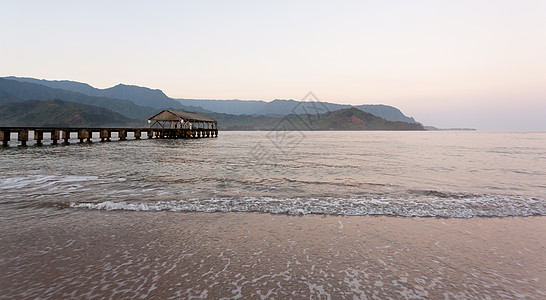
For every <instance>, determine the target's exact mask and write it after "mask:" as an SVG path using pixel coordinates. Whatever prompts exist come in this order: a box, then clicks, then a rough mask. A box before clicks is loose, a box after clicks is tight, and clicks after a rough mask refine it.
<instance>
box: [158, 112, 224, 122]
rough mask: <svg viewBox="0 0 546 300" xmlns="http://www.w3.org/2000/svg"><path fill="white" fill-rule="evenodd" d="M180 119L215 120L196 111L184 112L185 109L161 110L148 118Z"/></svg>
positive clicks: (193, 120)
mask: <svg viewBox="0 0 546 300" xmlns="http://www.w3.org/2000/svg"><path fill="white" fill-rule="evenodd" d="M180 119H183V120H186V121H190V122H195V121H204V122H216V121H215V120H213V119H211V118H209V117H207V116H205V115H203V114H198V113H192V112H185V111H176V110H167V109H165V110H163V111H161V112H160V113H158V114H157V115H155V116H153V117H151V118H150V119H148V120H158V121H179V120H180Z"/></svg>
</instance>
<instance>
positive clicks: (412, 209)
mask: <svg viewBox="0 0 546 300" xmlns="http://www.w3.org/2000/svg"><path fill="white" fill-rule="evenodd" d="M69 206H70V207H71V208H80V209H81V208H83V209H95V210H122V211H172V212H258V213H271V214H288V215H306V214H323V215H343V216H366V215H385V216H400V217H445V218H472V217H511V216H546V200H545V199H537V198H529V197H509V196H479V197H471V198H450V199H446V198H439V197H428V198H405V199H394V198H377V199H368V198H347V199H343V198H325V199H314V198H309V199H303V198H284V199H277V198H269V197H261V198H254V197H244V198H241V199H207V200H203V199H188V200H177V201H156V202H138V201H136V202H128V201H119V202H116V201H103V202H97V203H95V202H71V203H70V205H69Z"/></svg>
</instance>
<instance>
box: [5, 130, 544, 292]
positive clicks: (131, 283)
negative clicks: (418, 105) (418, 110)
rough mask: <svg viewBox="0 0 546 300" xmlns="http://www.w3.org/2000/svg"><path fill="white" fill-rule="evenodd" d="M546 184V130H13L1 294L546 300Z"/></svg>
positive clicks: (7, 171)
mask: <svg viewBox="0 0 546 300" xmlns="http://www.w3.org/2000/svg"><path fill="white" fill-rule="evenodd" d="M545 182H546V133H481V132H221V133H220V136H219V137H218V138H212V139H211V138H209V139H193V140H155V139H154V140H141V141H134V140H133V141H132V140H129V141H124V142H110V143H92V144H77V143H76V141H73V143H72V144H71V145H69V146H51V145H47V142H46V145H45V146H42V147H34V146H30V147H17V146H13V145H12V147H9V148H0V225H1V228H2V233H1V234H0V270H1V272H0V299H35V298H42V299H58V298H87V299H92V298H100V299H103V298H107V299H108V298H109V299H119V298H142V297H144V298H145V297H148V298H155V299H158V298H161V299H165V298H170V299H179V298H192V297H195V298H207V297H208V298H245V299H246V298H253V299H254V298H262V299H267V298H276V299H279V298H294V299H300V298H304V299H307V298H314V299H386V298H393V299H400V298H402V299H430V298H433V299H438V298H443V299H477V298H479V299H516V298H523V299H541V298H545V297H546V290H545V289H544V286H546V283H545V281H546V271H545V269H544V265H546V255H545V254H544V253H546V244H545V242H544V241H546V217H545V216H546V200H545V199H546V184H545ZM422 217H429V218H422ZM430 217H432V218H430ZM484 217H487V218H484ZM491 217H492V218H491Z"/></svg>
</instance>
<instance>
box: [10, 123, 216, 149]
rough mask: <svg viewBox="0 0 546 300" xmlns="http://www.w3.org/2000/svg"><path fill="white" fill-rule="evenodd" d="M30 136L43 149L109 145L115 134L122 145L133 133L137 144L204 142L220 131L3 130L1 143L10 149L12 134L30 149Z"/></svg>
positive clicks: (144, 129) (42, 128)
mask: <svg viewBox="0 0 546 300" xmlns="http://www.w3.org/2000/svg"><path fill="white" fill-rule="evenodd" d="M30 132H33V133H34V141H35V145H42V141H44V140H46V139H48V140H51V144H53V145H56V144H57V143H58V142H59V141H63V142H64V143H65V144H68V143H69V140H70V139H71V138H72V139H73V138H76V137H77V139H79V140H80V143H83V142H91V141H92V140H94V139H96V138H100V141H101V142H109V141H110V140H111V138H112V133H117V138H118V139H119V140H121V141H123V140H126V139H127V136H128V134H129V133H132V134H131V136H133V137H134V139H136V140H140V139H141V137H142V136H143V135H144V136H146V137H147V138H149V139H151V138H161V139H163V138H204V137H217V136H218V129H205V128H193V129H185V128H178V129H176V128H63V127H0V141H2V145H3V146H8V145H9V141H10V140H11V135H12V133H16V134H17V141H19V142H20V143H21V146H26V145H27V143H28V141H29V136H30V134H29V133H30Z"/></svg>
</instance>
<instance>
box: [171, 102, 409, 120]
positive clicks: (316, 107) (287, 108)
mask: <svg viewBox="0 0 546 300" xmlns="http://www.w3.org/2000/svg"><path fill="white" fill-rule="evenodd" d="M177 100H178V101H180V103H182V104H184V105H189V106H200V107H202V108H204V109H206V110H209V111H213V112H218V113H226V114H235V115H279V116H284V115H289V114H305V113H310V112H311V113H317V112H318V113H326V112H329V111H336V110H340V109H347V108H351V107H356V108H358V109H360V110H362V111H365V112H368V113H371V114H372V115H375V116H378V117H381V118H384V119H386V120H388V121H402V122H408V123H417V122H416V121H415V119H413V118H411V117H407V116H405V115H404V114H403V113H402V112H401V111H400V110H399V109H398V108H396V107H392V106H388V105H382V104H366V105H358V106H351V105H344V104H336V103H329V102H316V101H315V102H313V101H295V100H279V99H277V100H273V101H271V102H265V101H256V100H252V101H242V100H195V99H177Z"/></svg>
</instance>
